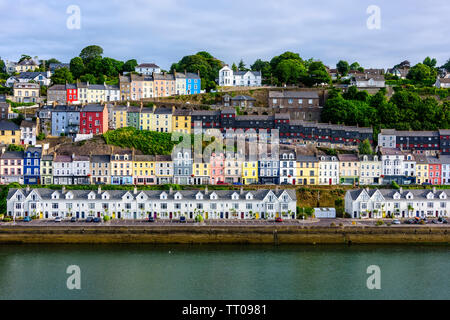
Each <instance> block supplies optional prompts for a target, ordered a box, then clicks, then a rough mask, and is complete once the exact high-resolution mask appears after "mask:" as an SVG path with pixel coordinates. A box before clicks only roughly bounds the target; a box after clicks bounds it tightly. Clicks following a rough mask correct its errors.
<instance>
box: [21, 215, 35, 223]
mask: <svg viewBox="0 0 450 320" xmlns="http://www.w3.org/2000/svg"><path fill="white" fill-rule="evenodd" d="M31 220H33V219H31V217H30V216H26V217H25V218H23V222H31Z"/></svg>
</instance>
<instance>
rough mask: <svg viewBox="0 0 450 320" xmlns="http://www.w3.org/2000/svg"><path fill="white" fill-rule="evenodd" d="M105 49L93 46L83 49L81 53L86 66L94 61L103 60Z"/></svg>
mask: <svg viewBox="0 0 450 320" xmlns="http://www.w3.org/2000/svg"><path fill="white" fill-rule="evenodd" d="M102 54H103V49H102V47H100V46H96V45H91V46H87V47H85V48H83V50H81V52H80V58H81V59H83V62H84V64H85V65H87V64H88V63H89V62H90V61H91V60H92V59H95V58H100V59H101V58H102Z"/></svg>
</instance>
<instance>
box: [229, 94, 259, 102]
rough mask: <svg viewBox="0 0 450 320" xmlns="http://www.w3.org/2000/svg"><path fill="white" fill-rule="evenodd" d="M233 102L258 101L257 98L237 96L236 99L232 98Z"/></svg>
mask: <svg viewBox="0 0 450 320" xmlns="http://www.w3.org/2000/svg"><path fill="white" fill-rule="evenodd" d="M231 100H232V101H241V100H246V101H256V99H255V98H253V97H250V96H244V95H239V96H236V97H234V98H231Z"/></svg>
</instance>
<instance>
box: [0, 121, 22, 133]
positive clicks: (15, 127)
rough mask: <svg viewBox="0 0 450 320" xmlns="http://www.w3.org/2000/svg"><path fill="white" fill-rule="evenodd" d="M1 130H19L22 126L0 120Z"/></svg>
mask: <svg viewBox="0 0 450 320" xmlns="http://www.w3.org/2000/svg"><path fill="white" fill-rule="evenodd" d="M0 130H12V131H17V130H20V127H19V126H18V125H17V124H15V123H14V122H11V121H7V120H0Z"/></svg>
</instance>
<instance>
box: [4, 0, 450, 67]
mask: <svg viewBox="0 0 450 320" xmlns="http://www.w3.org/2000/svg"><path fill="white" fill-rule="evenodd" d="M73 5H75V6H77V7H78V8H79V12H80V15H79V19H78V18H77V17H78V16H74V15H73V13H74V11H69V12H67V10H68V8H69V6H73ZM371 5H375V6H377V7H378V8H379V15H374V11H369V13H368V12H367V9H368V7H369V6H371ZM449 16H450V1H449V0H428V1H423V0H407V1H403V0H370V1H367V0H271V1H266V0H208V1H207V0H205V1H204V0H198V1H197V0H109V1H99V0H89V1H86V0H78V1H75V0H69V1H67V0H40V1H36V0H0V57H1V58H2V59H3V60H12V61H17V60H18V59H19V58H20V56H21V55H22V54H28V55H30V56H32V57H35V56H38V57H39V58H40V59H49V58H56V59H58V60H60V61H61V62H69V61H70V59H72V58H73V57H75V56H78V55H79V53H80V51H81V49H82V48H84V47H85V46H88V45H93V44H95V45H99V46H101V47H102V48H103V49H104V56H108V57H111V58H115V59H119V60H124V61H126V60H128V59H136V60H137V61H138V63H143V62H154V63H156V64H158V65H159V66H160V67H162V68H163V69H166V70H168V69H169V68H170V65H171V64H172V63H173V62H177V61H179V60H180V59H181V58H182V57H183V56H185V55H190V54H195V53H196V52H198V51H208V52H210V53H211V54H212V55H213V56H215V57H216V58H218V59H220V60H222V61H224V62H225V63H228V64H230V65H231V64H232V63H233V62H235V63H236V64H237V63H238V62H239V60H241V59H243V61H244V62H245V63H246V65H247V66H249V65H251V64H252V63H253V62H254V61H255V60H256V59H258V58H260V59H263V60H268V61H270V59H271V58H272V57H274V56H276V55H279V54H281V53H283V52H285V51H293V52H296V53H299V54H300V56H301V57H302V58H304V59H309V58H314V59H315V60H321V61H323V62H324V63H325V64H326V65H328V66H331V67H335V65H336V63H337V62H338V61H339V60H341V59H342V60H346V61H348V62H349V63H352V62H355V61H357V62H358V63H359V64H360V65H361V66H363V67H365V68H377V67H378V68H387V67H392V66H393V65H395V64H397V63H399V62H401V61H404V60H409V61H410V62H411V63H412V64H415V63H417V62H421V61H423V59H424V58H425V57H426V56H430V57H434V58H436V59H437V61H438V65H442V64H444V63H445V62H446V61H447V60H448V59H449V58H450V23H449V20H448V17H449ZM374 17H375V20H374ZM377 17H379V19H376V18H377ZM68 20H69V22H72V24H71V23H69V26H71V28H68V27H67V21H68ZM368 20H369V22H371V24H370V26H372V28H369V27H368V25H367V21H368ZM76 21H80V24H79V28H73V26H74V25H75V26H77V25H76V23H75V24H74V23H73V22H76ZM377 22H379V23H377ZM374 23H375V24H374ZM374 25H375V26H379V28H373V26H374Z"/></svg>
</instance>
